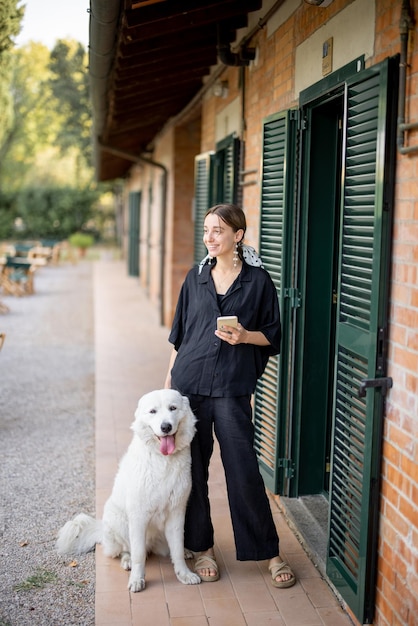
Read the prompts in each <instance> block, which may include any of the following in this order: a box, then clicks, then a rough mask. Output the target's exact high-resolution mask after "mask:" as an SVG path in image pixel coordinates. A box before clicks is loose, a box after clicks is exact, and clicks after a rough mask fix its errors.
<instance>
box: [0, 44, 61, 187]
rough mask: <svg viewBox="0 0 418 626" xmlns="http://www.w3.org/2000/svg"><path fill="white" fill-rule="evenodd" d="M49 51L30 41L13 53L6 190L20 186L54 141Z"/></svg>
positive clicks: (2, 158) (1, 145)
mask: <svg viewBox="0 0 418 626" xmlns="http://www.w3.org/2000/svg"><path fill="white" fill-rule="evenodd" d="M48 60H49V50H48V48H46V47H45V46H43V45H42V44H35V43H31V44H28V45H27V46H25V47H24V48H21V49H17V50H14V51H13V52H12V53H11V61H12V63H11V73H10V88H9V91H10V94H11V96H12V99H13V110H14V116H13V121H12V122H11V124H10V126H9V128H8V129H7V131H6V132H5V133H4V135H3V142H1V141H0V182H1V186H2V188H3V189H10V190H12V189H19V188H20V187H22V186H24V185H25V184H26V177H27V174H28V172H29V171H30V169H31V167H32V166H33V164H34V162H35V160H36V155H37V154H38V153H39V152H40V151H42V150H45V146H48V145H50V144H52V143H53V139H54V134H55V133H56V132H57V128H58V124H57V120H56V118H55V117H54V115H53V114H52V112H51V110H50V107H49V106H48V103H49V102H50V100H51V92H50V91H48V89H47V88H45V84H47V81H48V78H49V71H48V69H47V64H48Z"/></svg>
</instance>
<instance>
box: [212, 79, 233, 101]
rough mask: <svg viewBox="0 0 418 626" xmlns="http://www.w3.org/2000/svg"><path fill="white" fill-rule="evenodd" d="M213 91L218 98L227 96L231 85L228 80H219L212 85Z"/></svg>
mask: <svg viewBox="0 0 418 626" xmlns="http://www.w3.org/2000/svg"><path fill="white" fill-rule="evenodd" d="M212 93H213V95H214V96H216V97H217V98H226V97H227V96H228V93H229V85H228V81H227V80H217V81H216V83H215V84H214V85H213V87H212Z"/></svg>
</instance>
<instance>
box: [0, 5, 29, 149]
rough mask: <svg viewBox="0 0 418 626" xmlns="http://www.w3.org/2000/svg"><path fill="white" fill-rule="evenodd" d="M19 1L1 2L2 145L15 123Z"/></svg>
mask: <svg viewBox="0 0 418 626" xmlns="http://www.w3.org/2000/svg"><path fill="white" fill-rule="evenodd" d="M18 2H19V0H1V2H0V144H1V143H2V141H3V137H4V135H5V134H6V132H7V131H8V129H9V128H10V126H11V124H12V123H13V98H12V95H11V93H10V89H9V86H10V75H11V54H10V53H11V50H12V48H13V45H14V44H13V40H12V37H14V36H15V35H18V34H19V32H20V29H21V22H22V19H23V14H24V7H18Z"/></svg>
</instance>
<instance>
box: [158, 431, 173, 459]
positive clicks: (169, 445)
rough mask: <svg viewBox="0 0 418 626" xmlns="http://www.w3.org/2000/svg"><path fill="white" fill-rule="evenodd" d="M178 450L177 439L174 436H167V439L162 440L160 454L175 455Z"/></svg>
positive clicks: (162, 438)
mask: <svg viewBox="0 0 418 626" xmlns="http://www.w3.org/2000/svg"><path fill="white" fill-rule="evenodd" d="M175 449H176V444H175V439H174V437H173V435H167V437H161V439H160V452H161V453H162V454H164V455H167V454H173V452H174V450H175Z"/></svg>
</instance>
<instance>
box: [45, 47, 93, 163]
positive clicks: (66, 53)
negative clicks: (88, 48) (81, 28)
mask: <svg viewBox="0 0 418 626" xmlns="http://www.w3.org/2000/svg"><path fill="white" fill-rule="evenodd" d="M86 65H87V57H86V52H85V50H84V47H83V46H82V44H80V43H76V42H68V41H64V40H59V41H58V42H57V44H56V45H55V47H54V49H53V50H52V52H51V59H50V63H49V69H50V71H51V78H50V80H49V86H50V89H51V91H52V93H53V95H54V100H53V106H54V107H55V112H56V114H57V115H62V116H64V118H65V124H64V125H62V126H61V128H60V129H59V132H58V133H57V136H56V141H57V144H58V145H59V146H60V149H61V152H62V154H65V153H67V152H68V150H70V149H71V148H74V147H76V148H77V150H78V152H79V158H80V167H82V166H83V165H87V166H89V167H91V166H92V161H91V159H92V142H91V128H92V111H91V103H90V97H89V81H88V73H87V70H86Z"/></svg>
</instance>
